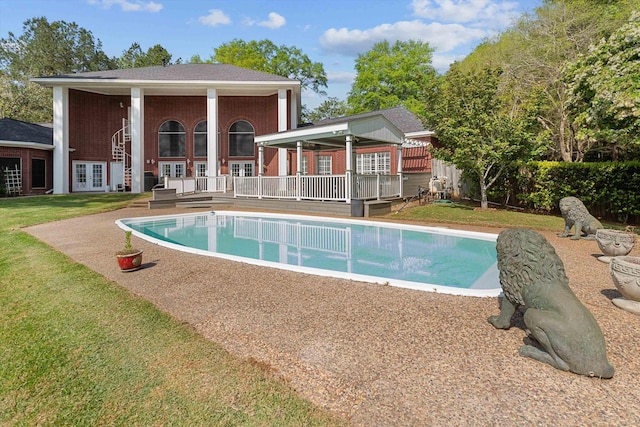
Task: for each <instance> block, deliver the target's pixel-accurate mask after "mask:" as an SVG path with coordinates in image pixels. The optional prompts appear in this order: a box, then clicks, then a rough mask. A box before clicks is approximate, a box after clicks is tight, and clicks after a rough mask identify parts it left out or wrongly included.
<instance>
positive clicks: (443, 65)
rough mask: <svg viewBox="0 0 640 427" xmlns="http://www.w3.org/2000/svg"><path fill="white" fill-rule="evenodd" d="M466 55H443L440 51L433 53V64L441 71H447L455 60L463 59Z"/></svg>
mask: <svg viewBox="0 0 640 427" xmlns="http://www.w3.org/2000/svg"><path fill="white" fill-rule="evenodd" d="M465 56H466V55H441V54H438V53H434V54H433V58H431V65H433V68H435V69H436V71H437V72H439V73H445V72H446V71H447V70H448V69H449V66H450V65H451V64H453V63H454V62H455V61H462V60H463V59H464V57H465Z"/></svg>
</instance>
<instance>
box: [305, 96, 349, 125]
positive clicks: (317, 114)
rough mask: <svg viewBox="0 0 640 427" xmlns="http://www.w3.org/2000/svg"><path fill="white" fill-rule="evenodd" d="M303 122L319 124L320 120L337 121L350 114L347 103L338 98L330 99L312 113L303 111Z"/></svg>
mask: <svg viewBox="0 0 640 427" xmlns="http://www.w3.org/2000/svg"><path fill="white" fill-rule="evenodd" d="M303 113H304V114H303V121H308V122H312V123H313V122H318V121H320V120H327V119H335V118H336V117H343V116H346V115H348V114H349V107H348V106H347V103H346V102H344V101H341V100H339V99H338V98H336V97H331V96H330V97H329V98H327V99H326V100H325V101H323V102H322V103H321V104H320V105H318V107H317V108H315V109H314V110H312V111H311V112H304V111H303Z"/></svg>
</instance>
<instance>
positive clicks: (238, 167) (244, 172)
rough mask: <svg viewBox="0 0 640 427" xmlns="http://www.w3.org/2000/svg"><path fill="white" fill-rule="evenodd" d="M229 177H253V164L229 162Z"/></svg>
mask: <svg viewBox="0 0 640 427" xmlns="http://www.w3.org/2000/svg"><path fill="white" fill-rule="evenodd" d="M229 175H231V176H253V162H251V161H249V162H229Z"/></svg>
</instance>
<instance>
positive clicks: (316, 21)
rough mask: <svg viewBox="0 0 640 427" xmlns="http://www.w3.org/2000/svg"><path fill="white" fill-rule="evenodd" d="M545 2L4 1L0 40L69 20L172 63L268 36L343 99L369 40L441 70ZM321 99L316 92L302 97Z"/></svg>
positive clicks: (114, 44)
mask: <svg viewBox="0 0 640 427" xmlns="http://www.w3.org/2000/svg"><path fill="white" fill-rule="evenodd" d="M541 3H542V0H314V1H301V0H269V1H260V0H227V1H221V0H218V1H214V0H192V1H189V0H0V38H6V37H7V36H8V33H9V32H10V31H11V32H13V33H14V34H15V35H16V36H18V35H20V34H22V24H23V22H24V21H25V20H27V19H29V18H34V17H40V16H45V17H46V18H47V19H48V20H49V22H51V21H57V20H64V21H67V22H75V23H76V24H78V25H79V26H80V27H83V28H85V29H87V30H89V31H91V32H92V33H93V36H94V37H95V38H97V39H99V40H100V41H101V42H102V48H103V50H104V51H105V52H106V54H107V55H109V56H120V55H121V54H122V52H123V51H125V50H126V49H128V48H129V47H130V46H131V44H132V43H134V42H138V43H140V45H141V47H142V49H143V50H146V49H148V48H149V47H151V46H153V45H155V44H160V45H162V46H163V47H164V48H166V49H167V50H168V51H169V52H170V53H171V54H172V55H173V60H174V61H175V60H176V59H178V58H182V59H183V60H188V59H189V58H191V56H193V55H196V54H197V55H200V56H201V57H202V58H203V59H208V58H209V57H210V56H211V55H212V54H213V49H214V48H215V47H217V46H219V45H221V44H223V43H226V42H229V41H231V40H233V39H242V40H245V41H250V40H263V39H269V40H271V41H272V42H274V43H275V44H277V45H286V46H295V47H297V48H299V49H301V50H302V52H303V53H305V54H306V55H308V56H309V57H310V58H311V60H312V61H315V62H321V63H322V64H323V65H324V69H325V71H326V73H327V77H328V86H329V87H328V89H327V90H326V92H327V96H333V97H336V98H339V99H343V100H345V99H346V97H347V93H348V92H349V89H350V88H351V83H352V81H353V78H354V76H355V71H354V60H355V59H356V57H357V56H358V54H360V53H365V52H367V51H368V50H370V49H371V47H372V46H373V44H375V43H377V42H379V41H383V40H388V41H389V42H392V43H393V42H395V41H396V40H404V41H406V40H411V39H413V40H420V41H423V42H428V43H429V45H430V46H431V47H433V48H434V49H435V53H434V56H433V61H432V63H433V65H434V66H435V67H436V69H437V70H439V71H440V72H444V71H446V70H447V67H448V65H449V64H450V63H451V62H452V61H454V60H456V59H462V58H464V57H465V56H466V55H467V54H469V53H470V52H471V51H472V50H473V48H474V47H475V46H477V45H478V44H479V43H480V42H481V41H482V40H483V39H485V38H486V37H490V36H492V35H495V34H497V33H499V32H501V31H502V30H504V29H505V28H506V27H508V26H509V24H510V23H511V22H512V20H513V19H514V18H516V17H518V16H519V15H520V14H521V13H523V12H532V11H533V10H534V9H535V8H536V7H539V6H540V5H541ZM324 99H326V98H324V97H318V96H317V95H316V94H314V93H312V92H308V93H304V94H303V103H304V104H305V105H307V107H309V108H315V107H316V106H317V105H319V104H320V103H321V102H322V101H323V100H324Z"/></svg>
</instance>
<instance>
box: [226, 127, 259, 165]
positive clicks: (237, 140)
mask: <svg viewBox="0 0 640 427" xmlns="http://www.w3.org/2000/svg"><path fill="white" fill-rule="evenodd" d="M254 135H255V132H254V130H253V126H251V123H249V122H246V121H244V120H238V121H237V122H235V123H234V124H232V125H231V129H229V156H230V157H253V156H254V155H255V147H254V143H253V137H254Z"/></svg>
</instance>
